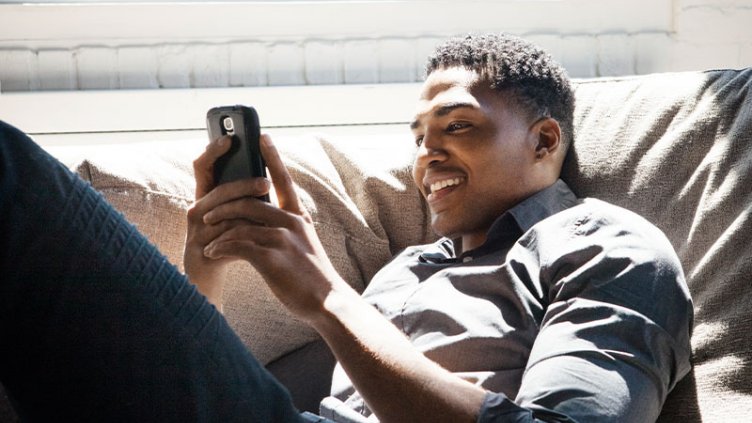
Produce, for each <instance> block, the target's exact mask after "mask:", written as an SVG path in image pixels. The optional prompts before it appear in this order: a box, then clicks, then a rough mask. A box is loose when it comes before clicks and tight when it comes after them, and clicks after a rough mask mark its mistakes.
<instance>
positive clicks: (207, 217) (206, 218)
mask: <svg viewBox="0 0 752 423" xmlns="http://www.w3.org/2000/svg"><path fill="white" fill-rule="evenodd" d="M211 218H212V212H209V213H206V214H205V215H204V223H207V224H209V223H211Z"/></svg>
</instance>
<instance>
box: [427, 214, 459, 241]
mask: <svg viewBox="0 0 752 423" xmlns="http://www.w3.org/2000/svg"><path fill="white" fill-rule="evenodd" d="M431 229H433V232H434V233H435V234H436V235H438V236H442V237H446V238H450V239H451V238H456V237H457V234H458V233H459V230H458V228H457V225H452V224H450V222H447V221H446V219H444V218H443V216H440V215H439V216H437V215H436V214H433V213H431Z"/></svg>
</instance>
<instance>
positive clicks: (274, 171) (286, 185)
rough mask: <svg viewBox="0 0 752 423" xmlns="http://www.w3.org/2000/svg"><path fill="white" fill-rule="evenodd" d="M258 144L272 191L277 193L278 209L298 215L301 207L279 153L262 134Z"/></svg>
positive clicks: (265, 135) (269, 138)
mask: <svg viewBox="0 0 752 423" xmlns="http://www.w3.org/2000/svg"><path fill="white" fill-rule="evenodd" d="M259 143H260V147H261V154H262V155H263V156H264V160H265V161H266V167H267V168H268V169H269V174H270V176H271V178H272V183H273V184H274V190H275V191H276V193H277V199H278V200H279V207H280V208H281V209H283V210H287V211H289V212H291V213H295V214H300V213H301V212H302V210H303V207H302V205H301V204H300V200H298V194H297V193H295V187H294V186H293V183H292V178H291V177H290V173H289V172H288V171H287V167H285V164H284V163H282V159H281V158H280V157H279V152H278V151H277V148H276V147H275V146H274V144H273V143H272V139H271V137H270V136H269V135H267V134H263V135H261V139H260V141H259Z"/></svg>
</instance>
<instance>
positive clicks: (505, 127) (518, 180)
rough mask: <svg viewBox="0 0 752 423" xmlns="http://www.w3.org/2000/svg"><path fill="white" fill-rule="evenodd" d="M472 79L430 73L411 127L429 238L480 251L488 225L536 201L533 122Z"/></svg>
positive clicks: (455, 71)
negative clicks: (449, 240) (429, 223)
mask: <svg viewBox="0 0 752 423" xmlns="http://www.w3.org/2000/svg"><path fill="white" fill-rule="evenodd" d="M488 85H489V84H488V83H487V82H481V81H480V77H479V75H478V74H477V73H475V72H473V71H469V70H467V69H464V68H461V67H458V68H449V69H444V70H437V71H434V72H433V73H432V74H431V75H430V76H429V77H428V79H427V80H426V82H425V84H424V85H423V91H422V93H421V98H420V101H419V103H418V111H417V113H416V117H415V120H414V122H413V123H412V125H411V128H412V131H413V134H414V135H415V139H416V143H417V144H418V145H419V148H418V152H417V155H416V157H415V163H414V168H413V177H414V179H415V183H416V184H417V186H418V188H419V189H420V190H421V192H422V193H423V196H424V197H425V198H426V200H427V202H428V206H429V208H430V210H431V216H432V226H433V229H434V231H435V232H436V233H438V234H439V235H442V236H447V237H450V238H456V237H462V248H463V250H465V251H466V250H469V249H473V248H476V247H478V246H480V245H481V244H482V243H483V242H484V241H485V239H486V232H487V231H488V229H489V228H490V226H491V224H492V223H493V221H494V220H495V219H496V218H497V217H499V216H500V215H501V214H502V213H503V212H504V211H506V210H507V209H509V208H511V207H513V206H514V205H515V204H517V203H518V202H520V201H521V200H523V199H525V198H527V197H528V196H530V195H532V194H533V193H535V192H536V191H537V190H538V188H536V187H535V186H534V185H535V179H536V177H537V175H536V171H537V169H536V160H535V159H536V157H535V155H536V145H537V136H536V135H535V134H534V132H533V131H531V127H532V125H533V123H534V122H533V121H532V120H531V119H530V118H529V117H527V116H525V114H524V113H522V112H519V111H517V110H515V109H513V108H512V107H511V106H510V105H511V104H512V103H511V102H509V101H506V100H505V98H504V95H503V93H499V92H496V91H494V90H492V89H491V88H490V87H489V86H488Z"/></svg>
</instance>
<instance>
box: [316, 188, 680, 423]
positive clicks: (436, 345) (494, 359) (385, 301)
mask: <svg viewBox="0 0 752 423" xmlns="http://www.w3.org/2000/svg"><path fill="white" fill-rule="evenodd" d="M363 297H364V298H365V299H366V300H367V301H369V302H370V303H371V304H373V305H374V306H375V307H376V308H377V309H378V310H379V311H380V312H381V313H382V314H384V315H385V316H386V317H387V318H388V319H389V320H390V321H391V322H392V323H393V324H394V325H396V326H397V327H398V328H399V329H401V330H402V331H403V332H404V333H405V334H406V336H407V337H408V338H409V339H410V341H411V343H412V344H413V345H414V346H415V347H416V348H417V349H419V350H420V351H422V352H423V353H424V354H425V355H426V356H427V357H429V358H430V359H432V360H434V361H436V362H437V363H439V364H440V365H441V366H443V367H444V368H446V369H448V370H450V371H452V372H454V373H455V374H457V375H459V376H461V377H463V378H465V379H467V380H470V381H472V382H474V383H476V384H477V385H479V386H482V387H484V388H486V389H488V390H490V391H493V392H498V394H497V396H489V397H488V398H487V403H486V405H485V406H484V409H483V412H484V413H485V414H484V415H483V416H481V418H480V421H483V422H491V421H499V422H501V421H504V420H503V418H502V417H503V415H505V414H507V413H508V412H509V411H510V409H515V408H516V410H517V412H518V413H522V415H524V416H527V417H526V418H525V419H523V420H520V421H533V419H534V418H536V417H538V418H540V417H546V418H547V419H554V416H559V417H557V418H555V419H554V420H555V421H567V420H566V418H570V419H572V420H574V421H579V422H609V421H612V422H635V423H637V422H647V421H654V420H655V419H656V418H657V416H658V414H659V413H660V410H661V406H662V405H663V402H664V400H665V399H666V396H667V394H668V392H669V391H670V390H671V389H672V388H673V387H674V386H675V384H676V383H677V381H678V380H679V379H681V378H682V377H683V376H684V375H686V374H687V373H688V371H689V369H690V364H689V357H690V344H689V339H690V331H691V327H692V315H693V312H692V302H691V299H690V297H689V292H688V290H687V287H686V284H685V282H684V276H683V273H682V271H681V265H680V264H679V260H678V258H677V257H676V254H675V253H674V251H673V249H672V247H671V245H670V244H669V242H668V240H667V239H666V238H665V236H664V235H663V234H662V233H661V232H660V231H659V230H658V229H657V228H655V227H654V226H653V225H651V224H650V223H648V222H647V221H645V220H644V219H642V218H640V217H639V216H637V215H635V214H634V213H631V212H629V211H627V210H624V209H622V208H619V207H615V206H612V205H610V204H607V203H604V202H602V201H598V200H593V199H585V200H577V199H576V197H575V196H574V194H572V192H571V191H570V190H569V188H568V187H567V186H566V184H565V183H564V182H562V181H558V182H557V183H555V184H554V185H552V186H551V187H549V188H547V189H545V190H543V191H541V192H539V193H537V194H535V195H534V196H532V197H530V198H529V199H527V200H525V201H524V202H522V203H520V204H519V205H517V206H515V207H514V208H513V209H511V210H509V211H508V212H507V213H505V214H504V215H502V216H501V217H500V218H499V219H497V220H496V222H495V223H494V224H493V226H492V227H491V229H490V230H489V233H488V239H487V241H486V243H485V244H483V245H481V246H480V247H478V248H477V249H475V250H471V251H468V252H463V253H462V254H460V255H457V254H456V251H455V244H454V243H453V242H452V241H451V240H448V239H443V240H440V241H438V242H437V243H435V244H433V245H429V246H423V247H414V248H408V249H407V250H406V251H405V252H404V253H403V254H400V255H399V256H398V257H397V258H395V259H394V260H393V261H392V262H391V263H390V264H389V265H387V266H386V267H385V268H384V269H383V270H382V271H380V272H379V273H378V274H377V275H376V277H374V279H373V281H372V282H371V283H370V284H369V285H368V287H367V288H366V290H365V292H364V293H363ZM332 391H333V394H334V395H333V396H334V397H336V398H338V399H340V400H342V401H343V402H344V403H345V405H346V406H347V407H348V408H351V409H354V410H355V411H358V412H359V413H360V414H363V415H366V416H368V415H370V411H369V410H368V408H367V406H366V405H365V403H364V402H363V399H362V398H361V397H360V395H359V394H358V393H357V392H356V391H355V390H354V389H353V387H352V385H351V383H350V382H349V380H348V379H347V377H346V375H345V374H344V372H342V371H341V368H338V371H337V372H336V373H335V380H334V383H333V386H332ZM498 397H504V398H511V399H514V403H516V404H517V405H514V403H512V402H511V400H509V401H503V400H502V401H500V400H499V398H498ZM328 404H332V401H331V400H329V401H327V402H325V403H324V404H323V405H324V406H325V407H327V406H328ZM502 411H503V412H502ZM323 414H324V415H326V416H327V417H329V414H328V413H327V412H324V413H323ZM335 414H336V413H335ZM334 420H337V418H336V417H335V418H334ZM342 420H343V421H351V420H350V419H349V418H344V419H342Z"/></svg>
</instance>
